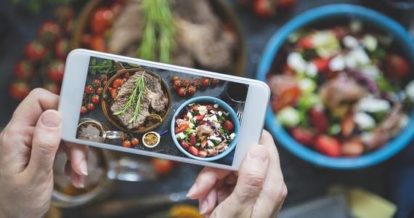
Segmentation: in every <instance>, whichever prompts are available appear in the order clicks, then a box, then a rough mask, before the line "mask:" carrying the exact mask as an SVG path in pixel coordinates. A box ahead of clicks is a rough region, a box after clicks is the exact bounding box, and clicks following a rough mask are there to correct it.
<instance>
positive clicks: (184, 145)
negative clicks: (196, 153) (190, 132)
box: [181, 141, 190, 149]
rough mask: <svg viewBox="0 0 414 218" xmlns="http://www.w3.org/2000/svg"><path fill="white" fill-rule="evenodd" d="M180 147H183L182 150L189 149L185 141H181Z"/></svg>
mask: <svg viewBox="0 0 414 218" xmlns="http://www.w3.org/2000/svg"><path fill="white" fill-rule="evenodd" d="M181 146H183V148H185V149H187V148H189V147H190V145H189V144H188V143H187V142H186V141H182V142H181Z"/></svg>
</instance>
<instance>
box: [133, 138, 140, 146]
mask: <svg viewBox="0 0 414 218" xmlns="http://www.w3.org/2000/svg"><path fill="white" fill-rule="evenodd" d="M131 144H132V145H133V146H137V145H138V144H139V139H137V138H132V139H131Z"/></svg>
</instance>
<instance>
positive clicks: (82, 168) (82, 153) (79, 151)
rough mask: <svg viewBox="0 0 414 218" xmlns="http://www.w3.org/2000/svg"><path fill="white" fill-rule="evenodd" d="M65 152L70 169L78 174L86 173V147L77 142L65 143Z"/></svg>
mask: <svg viewBox="0 0 414 218" xmlns="http://www.w3.org/2000/svg"><path fill="white" fill-rule="evenodd" d="M64 150H65V152H66V155H67V157H68V159H69V160H71V161H70V163H71V168H72V170H73V171H74V172H75V173H77V174H78V175H83V176H87V175H88V165H87V162H88V147H87V146H84V145H78V144H65V149H64Z"/></svg>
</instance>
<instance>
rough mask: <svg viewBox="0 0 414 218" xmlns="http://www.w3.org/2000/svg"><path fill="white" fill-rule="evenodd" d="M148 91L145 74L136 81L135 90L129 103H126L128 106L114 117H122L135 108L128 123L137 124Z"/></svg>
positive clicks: (129, 98)
mask: <svg viewBox="0 0 414 218" xmlns="http://www.w3.org/2000/svg"><path fill="white" fill-rule="evenodd" d="M146 89H147V88H146V85H145V77H144V74H143V75H141V76H140V77H138V78H137V79H136V80H135V88H134V90H133V91H132V93H131V95H130V96H129V97H128V101H127V102H126V104H125V105H124V106H123V107H122V109H120V110H119V111H116V112H115V113H114V115H122V114H124V113H126V112H127V111H128V110H129V109H130V108H133V109H134V114H133V116H132V118H131V120H129V121H128V122H129V123H133V122H135V121H136V120H137V117H138V115H139V114H140V112H141V104H142V100H143V98H144V96H145V93H146V91H147V90H146Z"/></svg>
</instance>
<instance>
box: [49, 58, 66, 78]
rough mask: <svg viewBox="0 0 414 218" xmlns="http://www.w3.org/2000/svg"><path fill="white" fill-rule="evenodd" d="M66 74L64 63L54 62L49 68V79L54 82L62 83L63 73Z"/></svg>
mask: <svg viewBox="0 0 414 218" xmlns="http://www.w3.org/2000/svg"><path fill="white" fill-rule="evenodd" d="M64 72H65V64H64V62H63V61H60V60H55V61H52V62H51V63H50V64H49V66H48V68H47V77H48V78H49V79H50V80H52V81H54V82H57V83H59V82H61V81H62V80H63V73H64Z"/></svg>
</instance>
